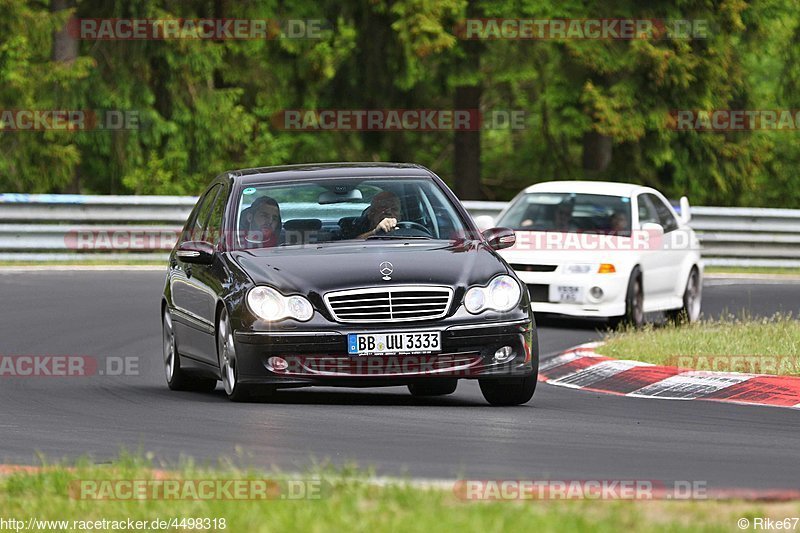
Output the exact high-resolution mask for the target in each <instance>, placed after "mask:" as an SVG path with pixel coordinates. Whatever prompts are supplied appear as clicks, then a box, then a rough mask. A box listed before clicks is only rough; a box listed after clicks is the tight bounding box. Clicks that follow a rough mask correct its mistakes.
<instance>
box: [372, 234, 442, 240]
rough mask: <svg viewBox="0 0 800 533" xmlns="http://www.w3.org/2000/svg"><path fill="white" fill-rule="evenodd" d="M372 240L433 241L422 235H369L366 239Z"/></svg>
mask: <svg viewBox="0 0 800 533" xmlns="http://www.w3.org/2000/svg"><path fill="white" fill-rule="evenodd" d="M372 239H387V240H398V239H417V240H426V241H429V240H431V239H433V237H423V236H422V235H388V234H387V235H370V236H369V237H367V238H366V240H368V241H369V240H372Z"/></svg>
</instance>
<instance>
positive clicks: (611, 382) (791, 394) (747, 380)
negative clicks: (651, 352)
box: [539, 342, 800, 409]
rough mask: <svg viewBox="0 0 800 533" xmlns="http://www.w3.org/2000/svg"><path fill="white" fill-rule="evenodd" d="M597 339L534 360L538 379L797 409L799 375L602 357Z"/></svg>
mask: <svg viewBox="0 0 800 533" xmlns="http://www.w3.org/2000/svg"><path fill="white" fill-rule="evenodd" d="M600 344H602V343H599V342H590V343H587V344H582V345H580V346H576V347H575V348H572V349H571V350H568V351H566V352H564V353H562V354H560V355H557V356H555V357H552V358H550V359H546V360H544V361H542V362H541V363H540V365H539V381H543V382H545V383H549V384H550V385H557V386H559V387H570V388H573V389H581V390H586V391H593V392H604V393H609V394H617V395H621V396H633V397H636V398H660V399H663V400H712V401H718V402H732V403H741V404H749V405H770V406H776V407H789V408H794V409H800V378H798V377H789V376H769V375H763V374H740V373H736V372H707V371H695V370H687V369H685V368H678V367H674V366H658V365H652V364H650V363H642V362H640V361H627V360H621V359H611V358H610V357H604V356H602V355H600V354H598V353H597V352H595V348H597V347H598V346H599V345H600Z"/></svg>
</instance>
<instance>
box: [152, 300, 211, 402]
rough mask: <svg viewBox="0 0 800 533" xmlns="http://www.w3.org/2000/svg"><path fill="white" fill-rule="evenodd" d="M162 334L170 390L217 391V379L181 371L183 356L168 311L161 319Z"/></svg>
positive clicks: (165, 368)
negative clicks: (179, 350)
mask: <svg viewBox="0 0 800 533" xmlns="http://www.w3.org/2000/svg"><path fill="white" fill-rule="evenodd" d="M161 332H162V341H163V352H162V353H163V356H164V374H165V377H166V378H167V386H168V387H169V388H170V390H178V391H195V392H211V391H213V390H214V389H216V388H217V380H216V379H210V378H201V377H197V376H193V375H191V374H189V373H187V372H186V371H185V370H183V369H181V356H180V354H179V353H178V343H177V342H176V338H175V329H174V328H173V326H172V317H171V316H170V314H169V310H168V309H164V314H163V315H162V317H161Z"/></svg>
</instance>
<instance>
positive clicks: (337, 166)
mask: <svg viewBox="0 0 800 533" xmlns="http://www.w3.org/2000/svg"><path fill="white" fill-rule="evenodd" d="M228 174H229V175H231V176H232V177H235V178H238V179H239V180H240V181H241V183H242V184H245V185H246V184H250V183H264V182H265V181H285V180H304V179H319V178H361V177H363V178H375V177H399V176H404V177H430V176H431V175H432V172H431V171H430V170H428V169H427V168H425V167H423V166H422V165H416V164H412V163H311V164H305V165H283V166H275V167H259V168H246V169H241V170H234V171H230V172H229V173H228Z"/></svg>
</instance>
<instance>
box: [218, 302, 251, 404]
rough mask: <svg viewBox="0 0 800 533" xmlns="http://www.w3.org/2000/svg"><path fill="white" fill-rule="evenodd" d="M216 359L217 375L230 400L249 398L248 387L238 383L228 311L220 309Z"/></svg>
mask: <svg viewBox="0 0 800 533" xmlns="http://www.w3.org/2000/svg"><path fill="white" fill-rule="evenodd" d="M217 359H218V361H219V375H220V377H221V378H222V386H223V388H224V389H225V394H226V395H227V396H228V399H229V400H230V401H232V402H246V401H248V400H250V398H251V396H250V389H249V387H247V386H246V385H242V384H241V383H239V365H238V364H237V361H236V345H235V344H234V342H233V330H232V329H231V324H230V321H229V320H228V311H227V310H226V309H224V308H223V309H222V312H221V313H220V315H219V320H217Z"/></svg>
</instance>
